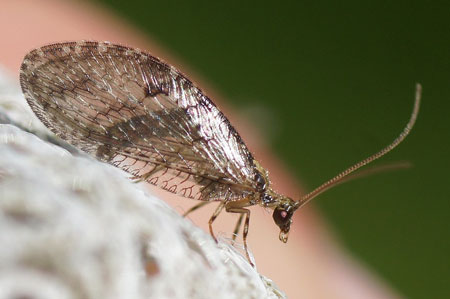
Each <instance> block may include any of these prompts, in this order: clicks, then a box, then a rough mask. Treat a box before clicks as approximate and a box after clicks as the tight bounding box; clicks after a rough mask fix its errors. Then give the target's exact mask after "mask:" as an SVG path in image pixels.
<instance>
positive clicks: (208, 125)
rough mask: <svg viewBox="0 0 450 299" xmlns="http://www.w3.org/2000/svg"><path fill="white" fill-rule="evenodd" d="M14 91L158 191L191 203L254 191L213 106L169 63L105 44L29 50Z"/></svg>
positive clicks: (250, 172) (46, 119) (241, 147)
mask: <svg viewBox="0 0 450 299" xmlns="http://www.w3.org/2000/svg"><path fill="white" fill-rule="evenodd" d="M20 81H21V86H22V90H23V93H24V94H25V97H26V99H27V101H28V103H29V105H30V106H31V108H32V110H33V111H34V112H35V114H36V115H37V116H38V117H39V119H40V120H41V121H42V122H43V123H44V124H45V125H46V126H47V127H49V128H50V129H51V130H52V131H53V132H54V133H55V134H56V135H58V136H60V137H61V138H63V139H65V140H66V141H68V142H69V143H71V144H72V145H74V146H76V147H78V148H80V149H82V150H84V151H85V152H88V153H90V154H92V155H95V156H96V157H98V158H99V159H100V160H103V161H106V162H108V163H111V164H113V165H115V166H118V167H120V168H122V169H123V170H125V171H127V172H129V173H131V174H133V175H134V177H135V178H137V179H141V180H145V181H147V182H149V183H152V184H154V185H157V186H159V187H161V188H163V189H165V190H167V191H170V192H173V193H177V194H180V195H182V196H185V197H189V198H195V199H199V200H239V199H241V198H243V197H246V196H248V195H249V194H251V193H253V192H254V190H255V188H257V186H256V185H255V179H254V178H255V175H257V171H256V170H255V166H254V164H253V157H252V155H251V154H250V152H249V151H248V149H247V147H246V146H245V144H244V143H243V142H242V140H241V138H240V136H239V135H238V133H237V132H236V131H235V130H234V128H233V127H232V126H231V125H230V123H229V121H228V120H227V118H226V117H225V116H224V115H223V114H222V113H221V112H220V111H219V110H218V109H217V107H216V106H215V105H214V104H213V103H212V102H211V101H210V100H209V99H208V98H207V97H206V96H205V95H204V94H203V93H202V92H201V90H199V89H198V88H196V87H195V86H194V85H193V84H192V83H191V82H190V81H189V80H188V79H186V78H185V77H184V76H183V75H182V74H181V73H180V72H178V71H177V70H176V69H174V68H173V67H171V66H169V65H167V64H165V63H163V62H161V61H160V60H159V59H157V58H155V57H153V56H151V55H149V54H146V53H143V52H141V51H139V50H137V49H132V48H127V47H123V46H118V45H113V44H109V43H97V42H82V43H76V42H73V43H61V44H54V45H49V46H44V47H42V48H39V49H36V50H33V51H31V52H30V53H29V54H27V55H26V57H25V59H24V62H23V64H22V67H21V75H20Z"/></svg>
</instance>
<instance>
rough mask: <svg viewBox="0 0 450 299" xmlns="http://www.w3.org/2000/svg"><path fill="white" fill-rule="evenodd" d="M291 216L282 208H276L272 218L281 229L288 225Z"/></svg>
mask: <svg viewBox="0 0 450 299" xmlns="http://www.w3.org/2000/svg"><path fill="white" fill-rule="evenodd" d="M291 217H292V214H291V213H289V212H288V211H286V210H284V209H280V208H276V209H275V210H274V211H273V220H274V221H275V223H276V224H277V225H278V226H279V227H280V228H281V229H286V228H288V227H289V226H290V224H291Z"/></svg>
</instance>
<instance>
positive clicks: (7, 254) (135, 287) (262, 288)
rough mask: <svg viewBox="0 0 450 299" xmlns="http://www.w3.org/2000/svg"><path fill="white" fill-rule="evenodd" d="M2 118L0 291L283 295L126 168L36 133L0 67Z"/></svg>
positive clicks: (16, 294)
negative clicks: (151, 192)
mask: <svg viewBox="0 0 450 299" xmlns="http://www.w3.org/2000/svg"><path fill="white" fill-rule="evenodd" d="M0 123H3V124H0V244H1V246H0V299H2V298H30V299H32V298H46V299H52V298H57V299H66V298H71V299H72V298H83V299H88V298H102V299H103V298H121V299H122V298H212V297H214V298H284V297H285V295H284V294H283V293H282V292H281V291H280V290H278V289H277V287H276V286H275V285H274V284H273V283H272V282H271V281H270V280H269V279H267V278H265V277H263V276H261V275H260V274H258V272H257V271H256V269H254V268H252V267H251V266H250V265H249V264H248V262H247V261H246V260H245V258H244V257H243V256H242V255H241V254H240V253H239V252H238V251H237V250H236V249H235V248H234V247H233V246H231V245H230V244H229V243H228V242H227V241H225V240H220V241H219V244H216V243H215V242H214V241H213V240H212V238H211V237H210V236H209V235H207V234H206V233H204V232H203V231H202V230H200V229H199V228H197V227H195V226H194V225H193V224H192V223H191V222H190V221H188V220H185V219H183V218H182V217H181V216H180V215H179V214H177V213H176V212H174V211H173V210H172V209H171V208H170V207H168V206H167V205H166V204H165V203H164V202H163V201H162V200H160V199H158V198H156V197H154V196H151V195H148V194H146V193H145V192H144V191H143V190H142V189H141V187H140V186H139V185H137V184H133V183H132V182H131V181H130V180H129V179H128V178H127V175H126V174H125V173H124V172H122V171H120V170H118V169H116V168H114V167H112V166H109V165H107V164H104V163H100V162H98V161H96V160H95V159H93V158H90V157H87V156H86V155H75V156H74V155H73V154H71V153H70V152H69V151H71V148H68V149H69V151H68V150H67V148H66V149H65V148H62V147H60V146H57V145H55V144H52V143H49V142H46V141H44V140H43V139H42V137H43V138H44V139H45V140H50V141H52V140H53V139H52V138H53V137H52V136H51V135H50V133H48V131H47V130H46V129H45V128H44V127H43V126H42V125H41V124H40V123H39V121H38V120H36V119H35V118H34V117H33V115H32V114H31V110H30V109H28V107H27V106H26V103H25V100H24V99H23V97H22V95H21V93H20V90H19V89H18V82H14V81H12V82H11V81H9V82H8V79H7V78H6V76H5V75H4V73H1V72H0ZM6 123H9V124H6ZM11 123H14V124H15V125H14V124H11ZM16 125H19V126H20V127H21V128H22V129H21V128H19V127H17V126H16ZM23 128H25V129H26V130H28V131H29V132H26V131H24V130H23ZM30 132H33V133H34V134H32V133H30ZM36 135H38V136H40V137H41V138H39V137H37V136H36ZM56 143H57V142H56ZM75 152H76V151H75Z"/></svg>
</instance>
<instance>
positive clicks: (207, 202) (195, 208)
mask: <svg viewBox="0 0 450 299" xmlns="http://www.w3.org/2000/svg"><path fill="white" fill-rule="evenodd" d="M209 203H211V201H202V202H201V203H199V204H196V205H195V206H193V207H192V208H190V209H189V210H187V211H186V212H184V214H183V217H186V216H187V215H188V214H190V213H192V212H194V211H195V210H197V209H199V208H201V207H203V206H204V205H207V204H209Z"/></svg>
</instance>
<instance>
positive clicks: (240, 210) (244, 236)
mask: <svg viewBox="0 0 450 299" xmlns="http://www.w3.org/2000/svg"><path fill="white" fill-rule="evenodd" d="M226 211H227V212H229V213H239V214H241V217H242V216H243V215H244V214H246V215H245V223H244V232H243V234H242V239H243V240H244V249H245V255H246V256H247V260H248V262H249V263H250V265H252V266H253V267H254V266H255V265H254V264H253V262H252V260H251V259H250V254H249V253H248V247H247V235H248V227H249V224H250V210H248V209H244V208H233V207H227V209H226Z"/></svg>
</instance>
